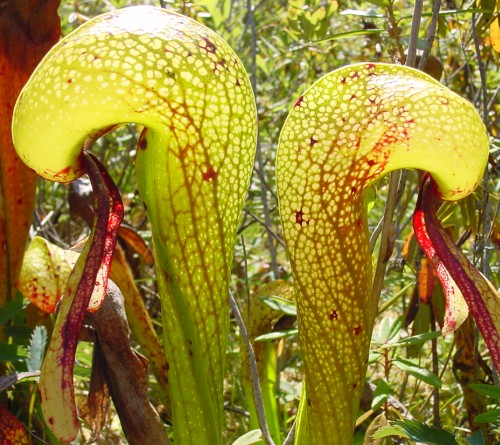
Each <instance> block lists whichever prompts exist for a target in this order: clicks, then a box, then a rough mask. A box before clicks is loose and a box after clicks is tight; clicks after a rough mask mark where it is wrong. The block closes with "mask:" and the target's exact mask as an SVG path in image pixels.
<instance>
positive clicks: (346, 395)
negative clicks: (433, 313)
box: [277, 63, 500, 445]
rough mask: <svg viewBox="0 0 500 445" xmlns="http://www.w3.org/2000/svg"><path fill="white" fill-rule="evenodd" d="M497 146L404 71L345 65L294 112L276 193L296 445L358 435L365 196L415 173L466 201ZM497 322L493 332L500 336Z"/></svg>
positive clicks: (453, 318) (463, 113)
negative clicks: (297, 356)
mask: <svg viewBox="0 0 500 445" xmlns="http://www.w3.org/2000/svg"><path fill="white" fill-rule="evenodd" d="M488 148H489V139H488V135H487V133H486V129H485V127H484V125H483V123H482V121H481V118H480V116H479V115H478V113H477V112H476V111H475V109H474V107H473V106H472V105H471V104H470V103H469V102H467V101H466V100H464V99H462V98H461V97H459V96H458V95H456V94H455V93H453V92H451V91H450V90H448V89H447V88H445V87H444V86H443V85H441V84H440V83H439V82H437V81H436V80H434V79H432V78H431V77H429V76H428V75H426V74H424V73H422V72H420V71H417V70H414V69H411V68H407V67H404V66H397V65H388V64H373V63H363V64H359V65H352V66H347V67H344V68H341V69H338V70H336V71H333V72H332V73H330V74H328V75H326V76H324V77H323V78H321V79H320V80H319V81H318V82H316V83H315V84H314V85H313V86H311V87H310V88H309V89H308V90H307V91H306V92H305V93H304V94H303V95H301V96H300V97H299V98H298V99H297V101H296V102H295V104H294V106H293V108H292V110H291V112H290V114H289V116H288V118H287V120H286V122H285V125H284V127H283V129H282V132H281V136H280V141H279V147H278V153H277V186H278V196H279V206H280V214H281V220H282V224H283V233H284V237H285V241H286V245H287V250H288V254H289V258H290V261H291V265H292V269H293V273H294V277H295V280H296V288H297V313H298V322H299V338H300V344H301V348H302V350H303V353H304V364H305V388H306V389H305V391H304V393H303V396H302V398H301V406H300V410H299V418H298V424H297V432H296V443H297V444H301V445H302V444H340V443H347V442H348V441H350V439H349V438H350V437H352V434H353V428H354V423H355V420H356V413H357V409H358V405H359V400H360V396H361V391H362V387H363V382H364V379H365V373H366V368H367V362H368V351H369V345H370V338H371V333H372V329H373V324H374V318H375V315H376V309H377V303H378V302H377V301H373V300H374V299H373V298H372V293H371V289H372V273H371V256H370V250H369V242H368V240H369V238H368V228H367V219H366V210H365V204H364V201H363V193H364V190H365V189H366V188H367V187H369V186H370V185H372V184H373V183H374V181H376V180H377V179H379V178H380V177H381V176H383V175H385V174H386V173H388V172H390V171H393V170H396V169H400V168H415V169H420V170H425V171H428V172H430V174H431V175H432V178H433V181H434V182H435V184H436V188H435V194H436V195H437V196H439V197H440V198H441V199H444V200H458V199H461V198H463V197H464V196H466V195H468V194H469V193H471V192H472V191H473V190H474V188H475V187H476V186H477V184H478V182H479V181H480V179H481V177H482V174H483V171H484V169H485V166H486V163H487V158H488ZM443 276H444V274H441V275H440V277H443ZM455 281H457V280H456V279H455ZM444 284H445V290H447V289H448V290H449V292H448V293H447V297H449V299H448V308H447V317H446V318H447V320H446V323H447V325H446V326H447V329H448V331H449V330H451V329H452V328H453V327H455V326H456V325H457V324H459V323H460V320H463V318H464V316H465V315H466V312H467V311H466V309H465V310H464V301H463V298H462V295H461V293H460V292H458V291H457V289H456V286H452V285H451V284H450V281H449V280H448V282H447V283H446V282H445V283H444ZM466 290H467V289H465V291H466ZM462 291H464V290H462ZM490 296H491V295H490ZM464 297H465V295H464ZM492 298H494V299H495V298H496V303H494V304H496V306H497V307H498V301H499V300H498V298H497V296H496V295H493V296H492ZM483 312H484V311H483ZM490 321H491V320H490ZM498 322H499V320H498V317H497V325H496V328H494V327H493V328H491V326H492V324H491V323H489V324H488V326H489V327H490V328H491V329H492V330H493V331H495V332H496V333H497V334H496V335H497V338H498V330H499V328H500V323H498ZM483 335H484V333H483ZM494 344H496V346H497V347H498V346H499V345H498V342H494ZM490 349H491V348H490ZM492 356H493V353H492ZM498 365H499V364H498V362H496V366H497V367H498Z"/></svg>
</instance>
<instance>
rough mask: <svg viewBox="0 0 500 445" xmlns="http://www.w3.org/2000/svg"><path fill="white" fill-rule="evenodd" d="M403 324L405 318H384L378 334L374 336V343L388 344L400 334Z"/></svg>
mask: <svg viewBox="0 0 500 445" xmlns="http://www.w3.org/2000/svg"><path fill="white" fill-rule="evenodd" d="M403 322H404V320H403V317H398V318H397V319H396V320H394V319H393V318H392V317H384V318H383V319H382V321H381V322H380V325H379V328H378V330H377V332H376V333H375V334H374V335H373V339H372V340H373V342H374V343H375V344H377V345H384V344H386V343H387V342H389V341H390V340H392V339H393V338H394V337H396V335H398V334H399V333H400V331H401V327H402V326H403Z"/></svg>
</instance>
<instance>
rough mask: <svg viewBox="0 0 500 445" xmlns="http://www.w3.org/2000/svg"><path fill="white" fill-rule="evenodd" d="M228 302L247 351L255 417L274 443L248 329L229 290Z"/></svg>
mask: <svg viewBox="0 0 500 445" xmlns="http://www.w3.org/2000/svg"><path fill="white" fill-rule="evenodd" d="M229 304H230V306H231V310H232V312H233V315H234V318H235V319H236V323H238V327H239V328H240V334H241V337H242V338H243V342H244V343H245V348H246V352H247V359H248V364H249V366H250V376H251V378H252V389H253V401H254V403H255V411H256V412H257V419H258V420H259V426H260V430H261V431H262V436H263V438H264V440H265V441H266V443H267V444H268V445H275V444H274V442H273V439H272V437H271V433H270V432H269V427H268V425H267V421H266V413H265V410H264V402H263V401H262V390H261V388H260V381H259V371H258V369H257V360H256V359H255V353H254V351H253V348H252V343H251V342H250V337H249V336H248V331H247V328H246V326H245V323H244V321H243V317H242V316H241V312H240V309H239V307H238V303H236V300H235V299H234V297H233V294H232V293H231V292H229Z"/></svg>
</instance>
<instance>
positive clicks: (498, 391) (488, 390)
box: [467, 383, 500, 399]
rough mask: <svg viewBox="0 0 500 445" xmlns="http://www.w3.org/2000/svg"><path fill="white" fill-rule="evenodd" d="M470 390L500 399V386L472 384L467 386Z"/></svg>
mask: <svg viewBox="0 0 500 445" xmlns="http://www.w3.org/2000/svg"><path fill="white" fill-rule="evenodd" d="M467 386H468V387H469V388H470V389H472V390H474V391H476V392H478V393H479V394H483V395H485V396H488V397H493V398H494V399H500V386H493V385H484V384H481V383H471V384H470V385H467Z"/></svg>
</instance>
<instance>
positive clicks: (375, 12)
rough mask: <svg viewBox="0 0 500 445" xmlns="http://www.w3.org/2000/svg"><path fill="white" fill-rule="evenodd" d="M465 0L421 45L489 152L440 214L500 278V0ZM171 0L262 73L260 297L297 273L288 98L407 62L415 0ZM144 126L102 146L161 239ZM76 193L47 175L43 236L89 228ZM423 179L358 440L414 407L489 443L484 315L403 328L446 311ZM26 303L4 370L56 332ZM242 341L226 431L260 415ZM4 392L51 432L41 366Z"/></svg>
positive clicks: (243, 260) (248, 255)
mask: <svg viewBox="0 0 500 445" xmlns="http://www.w3.org/2000/svg"><path fill="white" fill-rule="evenodd" d="M455 1H458V0H444V1H443V2H442V3H440V2H437V6H440V7H441V12H440V13H439V15H434V17H436V18H437V23H435V24H436V30H435V38H434V39H433V38H432V34H433V31H432V27H433V20H432V19H433V14H432V8H433V6H436V5H433V4H431V3H430V2H425V4H424V8H423V14H422V21H421V26H420V30H419V39H418V46H419V48H420V49H422V50H424V49H425V48H426V47H429V48H430V52H431V54H432V55H433V56H434V58H433V59H432V60H431V61H430V62H429V63H428V64H427V68H426V70H427V71H428V72H429V73H431V74H434V75H436V76H438V75H439V73H440V71H441V70H442V76H440V80H441V81H442V82H443V84H445V85H446V86H448V87H450V88H451V89H452V90H454V91H456V92H457V93H459V94H460V95H462V96H464V97H466V98H467V99H468V100H470V101H471V102H472V103H474V104H475V106H476V107H477V109H478V110H479V111H480V113H481V115H482V116H483V120H484V122H485V124H486V126H487V128H488V132H489V134H490V135H491V137H492V153H491V162H490V166H489V171H488V172H487V174H486V176H485V179H484V181H483V183H482V184H481V185H480V187H479V188H478V190H477V191H476V192H475V194H474V196H473V197H470V198H469V199H467V200H465V201H462V202H460V203H458V204H447V205H445V206H443V207H442V208H441V209H440V217H441V220H442V221H444V224H445V225H446V226H447V227H448V228H449V230H450V232H451V233H452V234H453V236H454V238H455V239H456V240H458V241H459V242H460V243H461V245H462V249H463V251H464V252H465V253H466V254H467V255H468V257H469V258H470V259H471V260H472V261H473V262H474V264H476V265H477V267H479V268H480V270H481V271H482V272H483V274H484V275H486V276H487V277H488V278H489V279H490V280H491V281H492V282H493V283H494V285H495V286H496V287H497V288H498V287H499V285H500V277H499V262H498V259H499V252H498V247H499V245H500V219H499V216H498V214H499V211H498V209H499V204H498V203H499V199H498V198H499V193H500V184H499V182H498V170H497V169H496V168H495V165H496V164H495V158H496V157H497V156H498V149H499V148H500V136H499V131H500V99H499V92H500V70H499V69H498V67H499V62H500V61H499V56H500V53H499V52H498V51H500V36H499V33H500V28H499V25H498V23H499V19H498V14H499V10H500V7H499V3H498V2H497V3H496V4H495V1H494V0H493V1H492V0H478V2H477V3H474V2H470V1H469V2H467V1H466V2H464V3H455ZM144 3H150V4H155V5H158V2H155V1H151V0H150V1H141V2H136V1H129V0H103V1H95V0H92V1H90V0H89V1H79V0H72V1H66V0H64V1H63V2H62V5H61V7H60V17H61V20H62V25H63V34H67V33H69V32H70V31H71V30H73V29H75V28H76V27H77V26H79V25H80V24H81V23H84V22H85V21H87V20H88V19H90V18H92V17H94V16H96V15H98V14H100V13H103V12H107V11H110V10H113V9H115V8H121V7H124V6H129V5H132V4H144ZM165 3H166V5H165V7H166V8H169V9H171V10H173V11H176V12H179V13H182V14H185V15H187V16H190V17H192V18H195V19H196V20H198V21H200V22H202V23H204V24H205V25H207V26H208V27H210V28H211V29H214V30H216V31H217V32H218V33H219V34H220V35H221V36H222V37H223V38H224V39H225V40H226V41H227V42H228V43H229V44H230V45H231V46H232V47H233V48H234V50H235V52H236V53H237V54H238V55H239V57H240V58H241V60H242V61H243V63H244V64H245V66H246V67H247V70H248V72H249V73H250V75H251V80H252V83H253V86H254V91H255V95H256V100H257V106H258V115H259V146H258V154H257V159H256V165H255V174H254V176H253V180H252V184H251V188H250V192H249V195H248V199H247V203H246V206H245V211H244V214H243V216H242V221H241V228H240V230H239V237H238V243H237V250H236V255H235V260H234V265H233V280H232V291H233V293H234V294H235V295H236V296H237V299H238V301H239V302H240V304H241V305H242V306H243V307H245V305H247V304H248V299H249V298H252V295H254V294H255V292H256V291H257V290H258V289H259V288H260V287H261V286H262V285H264V284H265V283H268V282H271V281H274V280H276V279H285V280H291V272H290V267H289V264H288V262H287V258H286V252H285V248H284V245H283V241H282V239H281V236H280V226H279V218H278V211H277V198H276V192H275V180H274V157H275V152H276V146H277V141H278V138H279V132H280V129H281V127H282V124H283V122H284V119H285V118H286V115H287V113H288V110H289V108H290V107H291V105H292V104H293V103H294V101H295V100H296V98H297V97H298V96H299V95H300V93H301V92H302V91H303V90H304V89H305V88H306V87H307V86H309V85H311V84H312V83H313V82H314V81H315V80H317V79H318V78H320V77H321V76H322V75H324V74H326V73H327V72H329V71H331V70H333V69H335V68H337V67H340V66H342V65H345V64H351V63H356V62H360V61H377V62H390V63H404V60H405V49H406V48H407V46H408V40H409V36H410V31H411V25H412V20H413V7H414V5H413V4H411V2H407V1H405V0H398V1H392V0H371V1H354V0H341V1H327V0H311V1H304V0H289V1H281V0H279V1H276V0H260V1H258V2H257V1H252V0H246V1H245V0H194V1H176V0H172V1H166V2H165ZM429 45H430V46H429ZM417 64H418V60H417ZM137 138H138V133H137V129H136V128H135V127H134V126H129V127H125V128H122V129H120V130H117V131H115V132H113V133H112V134H111V135H110V136H108V137H106V138H103V139H102V140H101V141H100V142H99V144H98V145H97V146H96V151H97V154H98V156H99V157H100V158H101V159H102V160H103V161H104V163H105V164H106V165H107V166H108V168H109V169H110V172H111V174H112V176H113V177H114V179H115V181H116V183H117V184H118V186H119V188H120V190H121V192H122V197H123V198H124V201H125V205H126V217H125V220H126V221H127V223H128V224H129V225H131V226H132V227H134V229H135V230H136V231H137V232H138V233H140V234H141V235H142V237H143V238H144V239H145V240H146V242H149V241H150V233H149V229H148V225H147V221H146V219H145V214H144V209H143V208H142V205H141V204H140V200H139V199H138V197H137V193H136V189H135V187H136V185H135V179H134V173H133V168H132V167H133V163H134V152H135V147H136V143H137ZM387 188H388V186H387V181H386V182H381V183H380V184H379V185H378V187H377V192H376V196H375V195H374V196H373V206H372V209H371V211H370V215H369V218H370V228H371V229H372V230H373V231H374V236H373V247H374V258H376V253H377V252H378V242H376V241H377V239H378V235H379V234H380V221H381V218H382V214H383V209H384V203H385V200H386V196H387ZM71 191H72V188H71V186H69V187H68V186H65V185H60V184H52V183H48V182H45V181H41V180H40V181H39V184H38V195H37V204H36V211H35V218H34V223H33V226H32V228H31V236H35V235H40V236H43V237H44V238H46V239H47V240H49V241H51V242H53V243H55V244H58V245H60V246H62V247H68V246H71V245H72V244H74V243H75V242H77V241H79V240H81V239H82V238H83V237H84V236H85V235H86V234H87V233H88V228H87V226H86V224H85V223H84V221H83V220H82V219H81V218H79V217H78V206H75V205H72V206H71V205H70V204H69V202H70V200H68V195H70V194H71ZM416 193H417V175H416V174H415V173H410V174H409V176H408V180H407V184H406V187H405V189H404V192H403V194H402V197H401V200H400V202H399V205H398V207H397V210H396V223H395V228H394V234H393V235H394V253H393V254H392V256H391V260H390V262H389V267H388V270H387V273H386V274H385V279H384V285H383V291H382V295H381V301H380V306H379V308H380V314H379V318H378V321H377V326H376V328H375V334H374V337H373V342H372V352H371V365H370V368H369V370H368V375H367V386H366V391H365V395H364V397H363V401H362V406H361V409H360V412H359V415H360V418H359V422H358V423H359V426H358V429H357V434H356V439H355V441H356V442H355V443H359V444H362V443H367V444H368V443H370V444H376V443H384V442H383V440H386V443H412V439H411V437H412V436H411V434H407V435H409V436H410V439H397V438H395V437H391V438H388V439H378V440H379V441H376V440H375V439H368V435H367V434H366V431H367V429H373V428H378V427H380V426H384V425H385V424H386V421H387V420H397V419H400V418H407V419H415V420H417V421H420V422H424V423H426V424H428V425H432V426H434V427H436V428H439V429H442V430H447V431H449V432H451V433H452V435H453V436H455V437H456V440H458V441H462V440H464V439H463V438H465V437H470V436H471V434H472V433H473V432H474V431H477V430H479V431H481V433H476V435H475V436H473V437H474V438H473V439H469V442H467V443H483V442H481V441H480V440H481V439H480V434H482V435H483V437H484V443H489V444H492V443H495V442H496V441H500V415H499V414H500V411H499V410H498V408H500V398H499V394H498V392H495V391H494V390H491V391H489V392H488V390H486V393H485V389H484V387H476V388H475V390H474V389H473V388H474V387H470V386H469V385H470V384H485V383H488V384H495V385H497V388H496V389H497V390H498V384H499V382H498V376H497V375H495V373H494V371H493V370H492V368H491V366H490V364H489V361H488V357H487V352H486V350H485V347H484V345H483V343H482V341H481V339H480V338H479V334H478V333H477V330H476V328H475V326H474V324H473V322H472V321H469V322H467V323H465V325H464V326H463V327H462V328H460V329H459V330H458V331H457V333H456V334H455V335H450V336H448V337H446V338H443V337H437V336H436V335H434V334H429V335H424V336H423V337H421V339H422V342H420V343H419V344H410V343H411V342H408V341H407V342H405V341H404V340H403V339H404V338H406V337H413V336H415V335H421V334H427V333H432V332H434V331H437V330H439V325H440V323H441V320H442V316H443V297H442V294H441V291H440V288H439V285H438V284H436V283H435V282H434V279H433V277H432V273H431V272H429V270H428V269H427V266H426V264H425V261H422V255H421V253H419V251H418V249H417V247H416V245H415V241H414V239H413V238H412V236H411V213H412V209H413V205H414V202H415V199H416ZM374 261H375V260H374ZM133 266H134V273H135V278H136V280H137V283H138V285H139V288H140V290H141V294H142V297H143V299H144V301H145V303H146V307H147V308H148V312H149V314H150V317H151V319H152V320H153V323H154V325H155V327H156V328H158V332H159V327H160V326H161V322H160V321H159V320H160V314H159V301H158V298H157V296H156V291H155V279H154V276H153V271H152V269H151V268H150V267H148V266H147V265H145V264H144V263H142V262H140V261H139V260H138V259H137V258H136V259H135V262H134V264H133ZM16 302H17V303H15V304H17V306H15V305H12V304H11V305H10V306H9V307H8V308H4V309H0V322H2V323H6V329H5V332H6V334H7V338H8V340H7V342H8V343H10V344H12V345H16V349H15V351H14V352H12V351H13V350H12V349H7V348H4V349H0V360H1V361H2V362H3V363H4V366H5V369H6V370H7V373H11V372H14V371H18V372H19V371H23V370H26V369H28V368H27V364H26V358H27V356H29V355H30V354H33V347H32V346H33V329H34V327H35V326H36V325H43V326H45V327H46V328H47V330H48V332H50V330H51V327H52V323H53V320H52V318H51V317H46V316H42V315H41V314H40V313H38V312H37V311H36V310H35V309H33V307H31V306H29V307H26V306H27V303H26V301H25V300H21V299H18V300H16ZM288 312H289V314H288V315H287V316H286V317H285V318H282V319H281V321H279V322H278V323H277V324H276V325H275V327H274V330H275V331H283V330H284V329H292V328H293V327H294V325H293V323H294V317H293V308H292V309H291V310H289V311H288ZM290 313H291V314H292V315H290ZM270 329H271V328H270ZM264 333H265V332H263V334H264ZM288 334H289V335H287V336H286V338H284V339H281V340H278V341H275V342H276V346H275V348H276V351H277V352H278V355H279V360H278V368H279V372H278V376H277V382H278V385H277V392H276V394H277V398H278V401H279V412H278V413H277V414H278V418H279V422H280V427H281V428H282V430H283V431H287V430H288V429H289V428H290V427H291V425H292V423H293V420H294V416H295V414H296V410H297V406H298V398H299V395H300V389H301V357H300V349H299V345H298V343H297V338H296V336H295V335H294V334H293V331H292V332H291V333H290V332H288ZM30 339H31V340H30ZM30 341H31V346H30ZM39 341H41V340H39ZM41 344H43V341H41ZM137 348H138V349H139V350H140V347H139V346H137ZM241 350H242V344H241V342H240V340H239V331H238V329H237V327H236V324H234V328H233V329H232V332H231V339H230V347H229V350H228V362H227V373H226V387H225V391H226V396H225V400H226V417H227V422H226V425H227V443H232V441H234V440H235V439H236V438H238V437H239V436H241V435H242V434H243V433H245V432H246V431H248V429H249V424H248V409H249V407H248V403H247V401H248V397H249V396H248V394H246V393H245V390H244V381H243V378H242V376H243V375H244V373H245V371H244V370H243V367H244V366H245V364H244V362H243V360H242V359H241V355H242V354H241ZM2 351H3V352H2ZM91 355H92V344H91V343H87V342H82V343H81V344H80V347H79V351H78V355H77V359H78V366H77V370H76V371H77V376H76V378H77V388H78V390H79V392H80V394H81V395H83V394H86V393H87V392H88V381H89V375H90V363H91ZM150 387H151V392H150V396H151V400H152V403H153V404H154V405H155V407H156V408H157V410H158V412H159V413H160V415H162V416H163V419H164V421H165V423H166V425H167V429H168V415H167V413H166V409H165V406H164V397H163V395H162V393H161V390H160V389H159V386H158V385H157V384H156V380H155V378H154V376H151V378H150ZM478 388H479V391H478ZM0 399H1V401H2V402H4V403H5V404H6V405H7V406H8V407H9V409H10V411H11V412H13V413H15V414H16V415H17V416H18V418H19V419H21V420H22V422H23V423H24V424H25V425H26V427H27V428H28V429H29V430H31V431H33V432H34V433H33V443H54V442H53V438H51V436H50V433H49V432H48V430H47V429H46V428H45V426H44V423H43V420H42V418H41V414H40V410H39V405H38V396H37V385H36V382H35V381H34V380H32V381H30V380H27V381H23V382H20V383H18V384H17V385H16V386H15V387H11V388H9V389H8V390H7V391H4V392H2V393H1V394H0ZM483 413H487V414H483ZM481 415H482V417H481ZM430 431H431V432H430V433H429V434H437V435H438V436H436V437H441V439H440V440H441V441H438V442H436V443H453V442H445V441H444V440H445V439H444V437H445V436H439V434H440V433H439V432H437V433H436V432H435V431H434V432H433V431H432V430H430ZM371 432H373V431H371ZM82 440H83V439H82ZM415 440H416V439H415ZM454 440H455V439H454ZM473 440H477V442H473ZM398 441H400V442H398ZM420 441H422V442H423V440H422V439H421V440H420ZM99 443H117V444H118V443H124V438H123V436H122V434H121V428H120V425H119V423H118V421H117V419H116V416H113V415H112V414H111V415H110V416H108V419H107V421H106V425H105V428H104V430H103V431H102V433H101V435H100V438H99ZM464 443H465V442H464Z"/></svg>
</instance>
